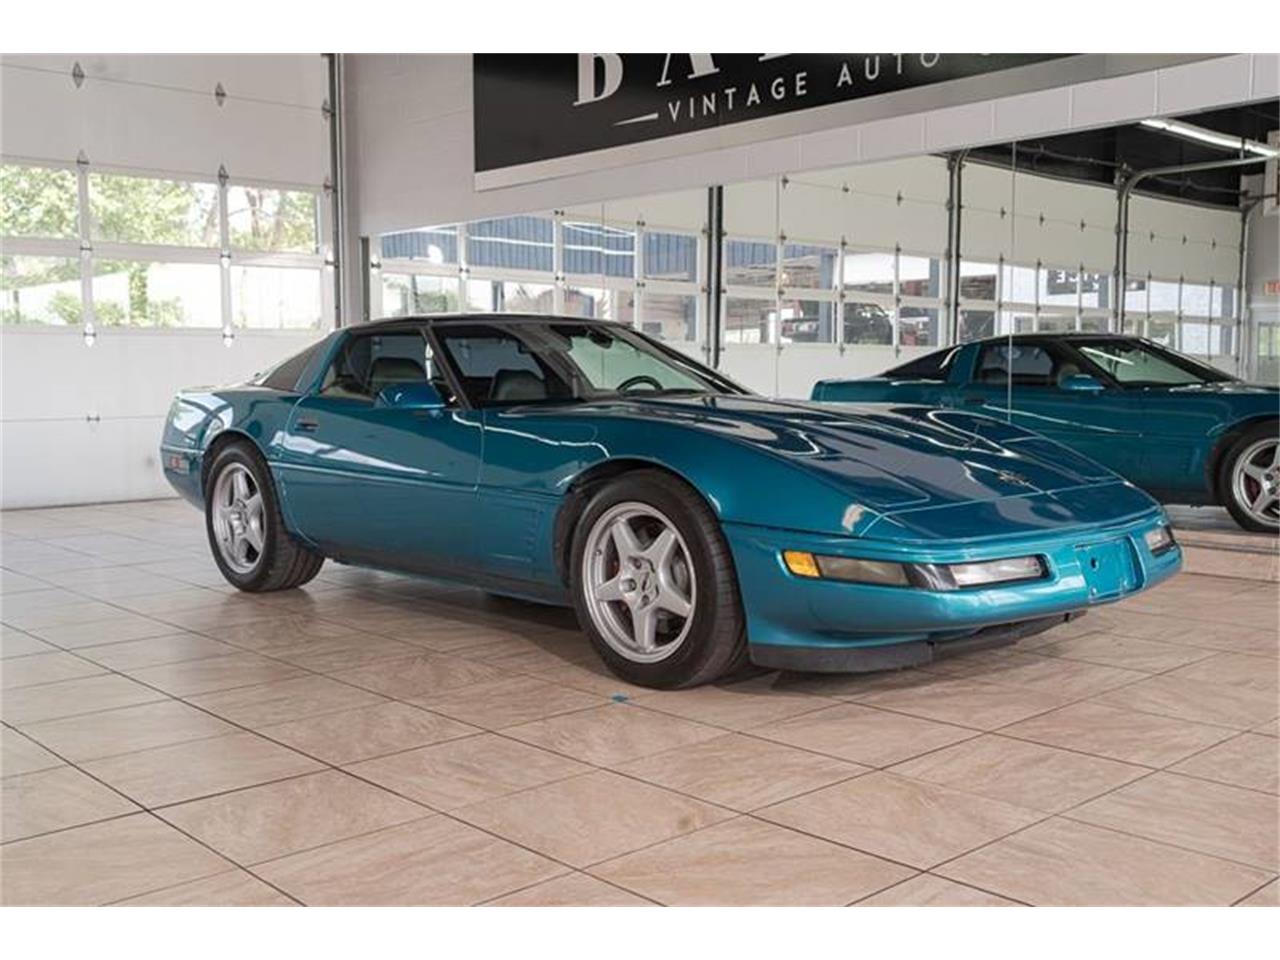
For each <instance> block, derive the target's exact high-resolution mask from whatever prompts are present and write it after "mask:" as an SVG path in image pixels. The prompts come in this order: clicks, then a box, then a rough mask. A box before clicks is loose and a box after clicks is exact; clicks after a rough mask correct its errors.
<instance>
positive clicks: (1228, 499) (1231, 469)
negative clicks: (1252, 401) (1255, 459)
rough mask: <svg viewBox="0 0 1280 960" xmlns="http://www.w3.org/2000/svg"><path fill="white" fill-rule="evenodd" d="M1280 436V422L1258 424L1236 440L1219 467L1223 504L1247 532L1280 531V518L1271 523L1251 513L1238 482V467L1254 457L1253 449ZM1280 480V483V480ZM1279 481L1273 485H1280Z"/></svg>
mask: <svg viewBox="0 0 1280 960" xmlns="http://www.w3.org/2000/svg"><path fill="white" fill-rule="evenodd" d="M1278 436H1280V421H1275V420H1271V421H1267V422H1265V423H1259V424H1255V425H1254V426H1252V427H1250V428H1249V429H1247V430H1245V431H1243V432H1242V433H1241V434H1240V436H1238V437H1237V438H1236V440H1235V442H1234V443H1232V444H1231V446H1230V447H1228V448H1227V451H1226V453H1224V454H1223V456H1222V460H1221V461H1220V462H1219V464H1218V493H1219V495H1220V496H1221V498H1222V503H1223V505H1224V506H1225V507H1226V508H1227V512H1228V513H1230V514H1231V518H1232V519H1233V520H1235V522H1236V523H1238V524H1239V525H1240V526H1241V527H1242V528H1244V529H1245V530H1251V531H1253V532H1255V533H1276V532H1277V531H1280V517H1278V518H1277V519H1276V520H1275V521H1273V522H1267V521H1266V520H1265V519H1260V518H1259V517H1258V516H1257V515H1256V514H1255V513H1254V512H1253V511H1252V510H1250V508H1249V505H1248V504H1247V503H1244V502H1242V491H1241V490H1240V489H1239V486H1238V485H1237V483H1236V482H1235V480H1236V465H1237V463H1238V462H1239V461H1240V460H1241V458H1243V457H1248V456H1250V453H1249V452H1250V450H1251V449H1256V447H1257V444H1259V443H1261V442H1264V441H1267V440H1271V441H1276V440H1277V437H1278ZM1251 459H1252V458H1251ZM1277 480H1280V478H1277ZM1277 480H1272V481H1270V482H1277ZM1252 482H1253V483H1254V484H1256V483H1257V481H1252Z"/></svg>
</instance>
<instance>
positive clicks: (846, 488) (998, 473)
mask: <svg viewBox="0 0 1280 960" xmlns="http://www.w3.org/2000/svg"><path fill="white" fill-rule="evenodd" d="M588 406H589V407H590V408H592V410H591V412H592V413H596V414H601V415H605V416H609V415H615V416H623V417H627V418H631V417H642V418H661V419H662V420H663V421H665V422H671V421H680V422H682V423H683V424H685V425H687V426H688V427H690V428H692V429H695V430H699V431H705V432H707V433H713V434H717V435H719V436H722V437H726V438H729V439H732V440H734V441H737V442H739V443H742V444H746V445H749V446H751V447H753V448H755V449H758V450H760V451H763V452H766V453H768V454H769V455H771V456H775V457H780V458H784V459H786V460H787V461H789V462H791V463H793V464H795V465H797V466H800V467H802V468H803V469H805V470H806V471H808V472H810V473H812V474H815V475H817V476H818V477H820V478H821V479H822V480H824V481H825V482H827V483H829V484H831V485H833V486H835V487H836V488H838V489H839V490H840V491H841V492H842V493H844V494H846V495H847V496H849V497H850V500H851V502H852V503H857V504H861V505H863V506H865V507H867V508H870V509H872V510H874V511H876V512H878V513H886V512H893V511H896V510H902V509H908V508H909V509H915V508H919V507H926V506H938V505H943V504H950V503H964V502H973V501H984V500H991V499H995V498H1000V497H1006V496H1021V495H1026V494H1033V493H1044V492H1052V491H1056V490H1064V489H1068V488H1073V487H1078V486H1081V485H1086V484H1091V483H1098V482H1107V481H1115V480H1117V479H1118V478H1117V477H1116V476H1115V475H1114V474H1112V473H1111V472H1110V471H1108V470H1106V469H1105V468H1103V467H1101V466H1099V465H1098V464H1096V463H1094V462H1093V461H1091V460H1088V459H1086V458H1084V457H1081V456H1079V455H1078V454H1075V453H1073V452H1072V451H1070V450H1068V449H1067V448H1066V447H1063V446H1060V445H1059V444H1056V443H1053V442H1052V441H1049V440H1046V439H1044V438H1043V437H1039V436H1037V435H1036V434H1032V433H1029V432H1027V431H1025V430H1022V429H1020V428H1018V427H1012V426H1009V425H1007V424H1004V423H1002V422H1000V421H997V420H993V419H991V418H988V417H982V416H976V415H973V414H969V413H965V412H962V411H956V410H935V409H930V408H927V407H918V406H901V405H888V404H884V405H858V406H854V405H847V404H830V403H824V404H811V403H804V402H799V401H777V400H766V399H763V398H759V397H748V396H715V397H707V396H698V397H660V398H652V399H642V398H635V399H632V398H626V399H622V400H615V401H609V402H602V403H593V404H590V405H588ZM579 410H580V411H582V412H584V413H585V412H587V410H586V409H585V408H579Z"/></svg>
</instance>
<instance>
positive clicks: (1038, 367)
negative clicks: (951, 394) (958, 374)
mask: <svg viewBox="0 0 1280 960" xmlns="http://www.w3.org/2000/svg"><path fill="white" fill-rule="evenodd" d="M1079 372H1080V371H1079V369H1078V368H1073V367H1072V366H1071V365H1069V364H1064V363H1063V362H1062V361H1061V360H1060V359H1059V358H1058V357H1057V356H1056V355H1055V354H1054V353H1053V352H1052V351H1051V350H1049V349H1048V348H1047V347H1045V346H1042V345H1040V344H1037V343H1015V344H1013V345H1010V344H1007V343H992V344H988V345H987V346H985V347H983V348H982V355H981V356H980V357H979V358H978V374H977V377H976V379H977V380H978V382H979V383H990V384H1001V383H1004V382H1005V379H1006V378H1010V379H1012V381H1013V385H1014V386H1015V387H1056V386H1057V385H1058V381H1059V379H1060V378H1061V377H1064V376H1069V375H1070V374H1073V373H1079Z"/></svg>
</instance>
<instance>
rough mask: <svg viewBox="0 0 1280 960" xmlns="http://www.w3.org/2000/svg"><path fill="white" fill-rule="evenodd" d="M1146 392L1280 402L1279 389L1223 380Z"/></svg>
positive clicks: (1160, 388)
mask: <svg viewBox="0 0 1280 960" xmlns="http://www.w3.org/2000/svg"><path fill="white" fill-rule="evenodd" d="M1146 389H1147V390H1158V391H1160V392H1161V393H1169V394H1173V395H1175V396H1184V397H1194V396H1199V395H1208V396H1217V397H1221V396H1242V395H1243V396H1270V397H1273V398H1276V399H1278V400H1280V387H1272V386H1267V385H1266V384H1262V383H1246V382H1245V381H1243V380H1223V381H1220V382H1218V383H1188V384H1183V385H1181V386H1169V387H1147V388H1146Z"/></svg>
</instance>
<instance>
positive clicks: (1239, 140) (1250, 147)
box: [1140, 117, 1280, 159]
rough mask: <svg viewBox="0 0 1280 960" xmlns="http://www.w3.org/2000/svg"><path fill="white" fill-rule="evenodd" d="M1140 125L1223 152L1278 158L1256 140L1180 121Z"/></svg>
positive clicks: (1277, 151) (1151, 121) (1279, 154)
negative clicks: (1216, 148) (1231, 151)
mask: <svg viewBox="0 0 1280 960" xmlns="http://www.w3.org/2000/svg"><path fill="white" fill-rule="evenodd" d="M1140 123H1141V125H1142V126H1144V127H1146V128H1147V129H1149V130H1161V131H1163V132H1164V133H1169V134H1172V135H1173V136H1175V137H1182V138H1183V139H1186V140H1194V141H1196V142H1197V143H1207V144H1209V145H1210V146H1212V147H1221V148H1222V149H1224V150H1237V151H1238V150H1243V151H1244V152H1246V153H1252V154H1254V155H1255V156H1259V157H1266V158H1268V159H1275V158H1276V157H1280V149H1276V148H1275V147H1271V146H1268V145H1267V144H1265V143H1259V142H1258V141H1257V140H1249V139H1247V138H1245V137H1233V136H1231V135H1230V134H1226V133H1219V132H1218V131H1217V130H1208V129H1206V128H1204V127H1197V126H1196V125H1195V124H1194V123H1183V122H1182V121H1181V120H1165V119H1162V118H1160V117H1152V118H1151V119H1149V120H1142V121H1140Z"/></svg>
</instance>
